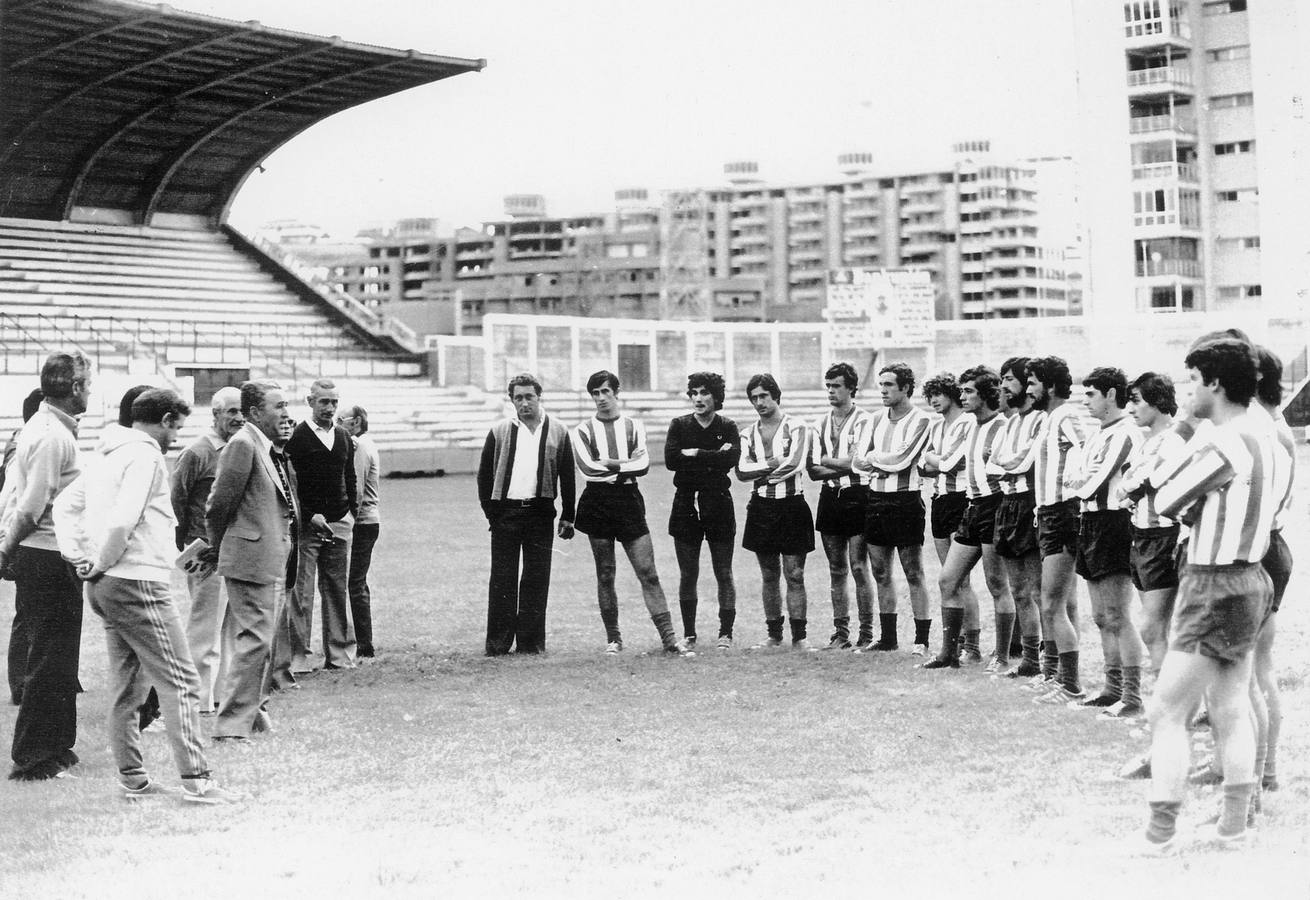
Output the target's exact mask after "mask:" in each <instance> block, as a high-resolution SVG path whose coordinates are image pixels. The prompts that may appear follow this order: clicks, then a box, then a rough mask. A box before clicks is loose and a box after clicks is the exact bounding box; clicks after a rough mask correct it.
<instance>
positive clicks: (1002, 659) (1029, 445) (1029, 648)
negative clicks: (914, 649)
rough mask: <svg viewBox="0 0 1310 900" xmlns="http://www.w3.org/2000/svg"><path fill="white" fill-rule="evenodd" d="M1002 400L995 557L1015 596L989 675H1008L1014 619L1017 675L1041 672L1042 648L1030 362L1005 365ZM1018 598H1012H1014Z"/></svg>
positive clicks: (1000, 612)
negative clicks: (1006, 409) (1005, 416)
mask: <svg viewBox="0 0 1310 900" xmlns="http://www.w3.org/2000/svg"><path fill="white" fill-rule="evenodd" d="M1001 400H1002V401H1003V403H1004V405H1005V406H1008V407H1009V408H1010V409H1012V410H1014V415H1012V416H1010V418H1009V419H1008V420H1007V421H1006V423H1005V438H1004V440H1003V441H1002V442H1001V446H1000V448H999V449H998V450H997V452H996V455H995V457H994V458H993V459H991V460H990V461H989V462H988V468H989V471H991V472H992V473H994V474H1000V475H1001V495H1002V496H1001V506H1000V508H999V509H998V510H997V512H996V554H997V555H998V556H999V557H1000V558H1001V560H1002V562H1003V564H1004V565H1005V574H1006V578H1007V580H1008V581H1009V584H1010V592H1009V593H1007V594H1006V595H1005V596H1004V597H1002V598H1001V599H1000V600H998V601H997V605H996V649H995V650H994V651H993V652H992V658H991V660H990V661H989V662H988V663H987V668H986V672H987V673H988V674H990V675H1003V674H1005V673H1006V672H1007V671H1009V668H1010V666H1009V659H1010V650H1011V647H1012V644H1013V638H1012V634H1013V633H1014V624H1015V619H1016V618H1017V619H1018V620H1019V633H1020V653H1021V654H1022V660H1021V661H1020V663H1019V667H1018V668H1019V672H1018V676H1023V675H1028V676H1033V675H1036V674H1037V673H1038V672H1040V671H1041V669H1040V666H1039V663H1038V648H1039V647H1040V645H1041V639H1042V620H1041V611H1040V609H1039V605H1038V598H1039V597H1040V596H1041V590H1042V557H1041V554H1040V553H1039V552H1038V549H1037V522H1036V516H1035V515H1034V511H1035V510H1036V508H1037V500H1036V495H1035V494H1034V493H1033V483H1032V468H1033V460H1034V455H1033V447H1034V445H1035V444H1036V442H1037V433H1038V431H1040V430H1041V427H1042V423H1043V422H1044V421H1046V413H1045V412H1043V411H1041V410H1039V409H1036V408H1034V406H1033V398H1032V397H1030V396H1028V359H1027V357H1023V356H1016V357H1011V358H1010V359H1007V360H1006V361H1005V362H1004V363H1002V364H1001ZM1011 594H1013V599H1011Z"/></svg>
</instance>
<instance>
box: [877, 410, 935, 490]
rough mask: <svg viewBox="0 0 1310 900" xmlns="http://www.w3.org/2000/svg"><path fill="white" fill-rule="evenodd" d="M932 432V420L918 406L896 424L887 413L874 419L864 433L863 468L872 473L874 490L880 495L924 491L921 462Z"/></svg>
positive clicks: (897, 420) (896, 421) (884, 412)
mask: <svg viewBox="0 0 1310 900" xmlns="http://www.w3.org/2000/svg"><path fill="white" fill-rule="evenodd" d="M931 430H932V417H931V416H930V415H928V413H926V412H924V411H923V410H921V409H919V408H918V407H917V406H911V407H910V409H909V412H907V413H906V414H905V415H903V416H901V418H899V419H896V420H895V421H893V420H892V417H891V415H890V414H889V413H888V411H885V410H884V411H883V413H882V414H880V415H877V416H874V417H872V420H871V421H870V422H869V424H868V425H866V427H865V430H864V442H863V447H864V458H863V463H864V465H863V466H861V467H860V468H861V471H869V472H870V475H871V477H870V479H869V487H870V489H871V490H874V491H876V492H878V493H880V494H891V493H896V492H897V491H918V490H920V488H921V486H922V484H923V476H922V475H921V474H919V458H920V457H921V456H923V451H924V450H926V449H927V448H928V437H929V432H930V431H931ZM866 466H867V467H868V468H867V469H866V468H865V467H866Z"/></svg>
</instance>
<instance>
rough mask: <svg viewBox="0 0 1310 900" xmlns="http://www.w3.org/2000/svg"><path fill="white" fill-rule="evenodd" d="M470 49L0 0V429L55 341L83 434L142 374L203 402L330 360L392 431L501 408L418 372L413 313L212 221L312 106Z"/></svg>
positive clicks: (75, 4) (451, 72)
mask: <svg viewBox="0 0 1310 900" xmlns="http://www.w3.org/2000/svg"><path fill="white" fill-rule="evenodd" d="M484 65H485V60H481V59H461V58H454V57H445V56H434V55H430V54H425V53H419V52H416V51H413V50H408V51H400V50H390V49H385V48H380V47H373V46H367V45H362V44H355V43H350V42H348V41H345V40H342V39H341V38H338V37H319V36H314V35H308V34H299V33H295V32H291V31H284V30H277V29H272V28H267V27H265V26H263V25H261V24H259V23H258V22H234V21H228V20H224V19H219V18H214V17H210V16H204V15H198V14H194V13H188V12H181V11H178V10H175V9H172V8H170V7H168V6H165V5H146V4H141V3H134V2H120V0H36V2H33V0H3V2H0V88H2V94H3V98H4V102H3V105H0V384H3V386H4V387H3V390H0V403H3V408H2V409H0V428H5V427H13V426H14V425H16V424H17V418H18V417H17V412H18V409H19V401H20V398H21V397H22V396H24V395H26V393H27V392H28V390H30V389H31V388H32V387H33V386H34V384H35V376H36V374H37V373H38V371H39V368H40V365H41V361H42V360H43V359H44V357H45V356H46V355H47V354H48V353H50V352H51V351H53V350H55V349H59V348H66V347H79V348H81V349H82V350H83V351H84V352H86V353H87V355H88V356H90V357H91V358H92V359H93V360H94V361H95V363H96V365H97V370H98V372H99V376H98V385H99V386H100V388H99V390H98V391H97V393H98V395H99V396H98V397H97V400H98V403H97V404H96V405H95V406H93V408H92V410H91V411H90V412H89V413H88V415H87V417H86V422H85V424H86V426H87V427H86V428H84V429H83V432H82V437H83V442H84V443H89V442H91V441H93V440H94V438H95V434H96V433H97V432H98V430H99V425H100V424H101V422H102V421H103V418H104V415H105V411H106V409H112V407H114V406H115V405H116V403H117V397H118V395H119V393H120V392H121V391H120V390H119V387H120V386H126V385H128V384H132V383H138V382H149V383H154V384H161V385H163V384H169V385H173V386H176V387H178V388H179V389H181V390H182V393H183V394H193V395H194V396H195V397H196V399H197V400H198V401H199V402H200V403H202V404H203V403H205V402H207V400H208V397H209V395H210V394H211V393H212V391H213V390H214V389H216V388H217V387H219V386H221V385H223V384H228V383H239V382H240V381H242V380H245V379H246V378H249V377H272V378H276V379H278V380H280V381H282V382H284V383H286V384H288V385H290V386H292V387H293V391H294V392H295V393H303V390H302V389H303V388H304V387H305V386H306V385H307V384H308V382H309V381H310V380H312V379H313V378H315V377H319V376H327V377H332V378H335V379H337V380H338V381H339V382H340V383H341V386H342V389H343V394H344V395H345V396H346V397H348V398H349V400H350V401H352V402H358V403H362V404H363V405H365V406H367V407H370V408H371V409H372V410H374V411H375V412H374V426H373V427H374V429H375V430H376V431H377V432H378V437H379V442H380V443H381V444H382V445H383V446H384V447H386V446H387V445H388V444H390V445H391V447H392V448H395V449H403V448H405V447H407V446H410V445H415V444H418V445H423V444H431V443H432V442H433V440H434V438H433V428H431V427H427V426H426V425H425V426H421V427H411V426H410V424H409V423H413V422H416V421H419V420H422V421H424V422H428V423H430V422H435V421H440V422H442V423H444V422H447V421H452V422H455V423H456V424H459V423H460V422H461V421H463V420H466V419H470V418H473V419H479V420H480V421H483V422H485V421H487V420H488V419H489V416H490V415H493V414H496V413H498V412H499V405H498V404H490V406H491V407H492V408H491V409H488V407H489V403H488V400H487V398H486V397H485V396H484V395H482V394H481V393H480V392H477V393H471V392H468V391H458V390H457V391H449V392H443V391H439V390H436V389H433V388H432V387H431V386H430V383H429V382H428V380H427V379H426V377H425V373H426V356H425V352H424V348H423V346H422V344H421V342H420V341H419V340H418V339H417V337H416V336H415V335H414V334H413V332H412V331H409V330H408V329H405V328H403V327H400V326H399V324H398V323H394V322H391V321H388V320H386V319H384V318H383V317H380V316H378V315H377V314H376V313H374V312H372V311H370V310H368V309H366V308H364V307H362V306H360V305H359V304H357V303H355V302H354V301H352V300H351V299H350V298H348V297H345V296H344V295H340V294H333V293H331V292H328V291H324V290H323V289H322V288H321V287H318V286H315V285H312V284H310V283H308V282H307V281H306V280H305V279H304V278H303V277H301V275H299V274H297V272H296V271H295V269H294V267H292V266H289V265H287V264H286V262H285V260H283V259H281V258H279V257H278V255H277V254H276V253H275V252H268V251H266V250H264V249H261V248H260V247H258V246H256V245H255V244H254V243H253V242H251V241H250V240H248V239H247V238H245V237H244V236H243V235H241V234H240V233H239V232H237V231H236V230H235V229H233V228H231V227H230V226H228V225H227V224H226V218H227V212H228V209H229V207H230V205H231V202H232V199H233V197H234V196H235V195H236V193H237V192H238V191H239V190H240V188H241V186H242V184H243V183H244V182H245V179H246V178H247V177H248V176H249V175H250V173H251V172H252V171H254V170H255V169H256V168H258V166H259V165H260V164H261V162H262V161H263V160H264V159H265V158H266V157H267V156H268V155H269V154H270V153H272V152H273V151H274V150H276V149H277V148H278V147H280V146H281V145H282V144H283V143H285V142H286V141H288V140H290V139H291V138H293V137H295V136H296V135H298V134H300V133H301V132H302V131H304V130H305V129H307V128H309V127H310V126H312V125H314V124H315V123H316V122H319V121H321V120H323V119H324V118H326V117H328V116H331V115H333V114H334V113H337V112H340V111H342V110H345V109H348V108H351V107H354V106H357V105H359V104H362V103H367V102H369V101H372V100H376V99H378V98H381V97H385V96H387V95H389V94H393V93H396V92H398V91H403V90H408V89H411V88H416V87H420V86H423V85H428V84H431V83H433V82H436V81H440V80H443V79H446V78H450V77H452V76H455V75H460V74H463V73H466V72H476V71H479V70H480V69H481V68H482V67H483V66H484ZM201 412H202V413H203V410H202V411H201ZM207 418H208V417H207V415H203V414H202V415H198V416H194V417H193V419H192V423H191V428H190V429H189V430H194V431H199V430H200V429H201V428H203V427H205V426H204V422H205V420H207ZM384 452H385V451H384Z"/></svg>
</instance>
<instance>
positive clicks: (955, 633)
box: [937, 607, 964, 661]
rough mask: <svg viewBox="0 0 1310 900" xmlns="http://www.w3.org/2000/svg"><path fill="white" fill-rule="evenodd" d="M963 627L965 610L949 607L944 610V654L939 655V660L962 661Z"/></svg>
mask: <svg viewBox="0 0 1310 900" xmlns="http://www.w3.org/2000/svg"><path fill="white" fill-rule="evenodd" d="M963 627H964V610H963V609H961V608H959V607H955V608H950V607H948V608H945V609H943V610H942V652H941V653H939V654H937V656H938V658H939V659H947V660H955V661H958V660H959V659H960V644H959V640H960V629H961V628H963Z"/></svg>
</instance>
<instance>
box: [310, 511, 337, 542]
mask: <svg viewBox="0 0 1310 900" xmlns="http://www.w3.org/2000/svg"><path fill="white" fill-rule="evenodd" d="M309 530H310V531H312V532H313V533H314V534H315V535H317V536H318V537H321V538H323V540H325V541H330V540H332V539H333V538H332V526H331V525H329V524H328V521H327V517H326V516H324V515H323V514H322V513H314V515H313V517H312V518H310V520H309Z"/></svg>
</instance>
